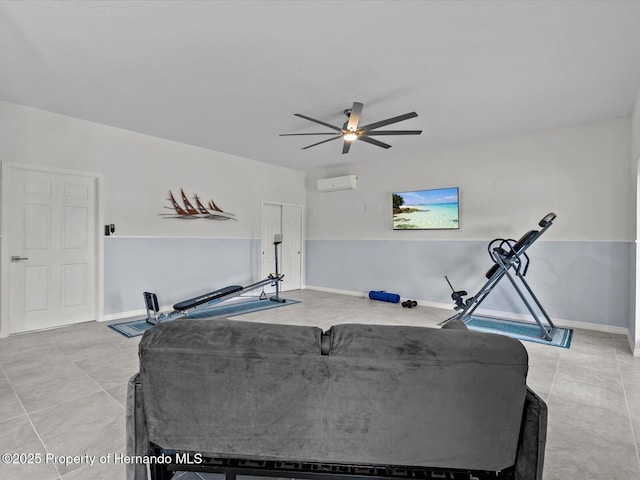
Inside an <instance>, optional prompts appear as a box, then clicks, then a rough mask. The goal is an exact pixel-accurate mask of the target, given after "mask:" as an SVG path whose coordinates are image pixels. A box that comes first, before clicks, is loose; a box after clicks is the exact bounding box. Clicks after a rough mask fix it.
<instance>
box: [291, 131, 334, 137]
mask: <svg viewBox="0 0 640 480" xmlns="http://www.w3.org/2000/svg"><path fill="white" fill-rule="evenodd" d="M299 135H335V133H333V132H322V133H281V134H280V136H281V137H295V136H299Z"/></svg>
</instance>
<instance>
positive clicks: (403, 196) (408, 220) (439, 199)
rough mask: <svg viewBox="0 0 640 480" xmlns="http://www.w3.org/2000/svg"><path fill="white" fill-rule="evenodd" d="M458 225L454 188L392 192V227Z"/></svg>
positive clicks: (456, 193)
mask: <svg viewBox="0 0 640 480" xmlns="http://www.w3.org/2000/svg"><path fill="white" fill-rule="evenodd" d="M443 228H458V188H457V187H454V188H439V189H436V190H417V191H414V192H399V193H394V194H393V229H394V230H429V229H443Z"/></svg>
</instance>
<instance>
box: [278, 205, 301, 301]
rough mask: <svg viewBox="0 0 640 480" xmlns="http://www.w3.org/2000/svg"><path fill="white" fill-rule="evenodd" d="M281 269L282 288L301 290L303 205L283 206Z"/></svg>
mask: <svg viewBox="0 0 640 480" xmlns="http://www.w3.org/2000/svg"><path fill="white" fill-rule="evenodd" d="M280 256H281V257H282V260H281V263H280V265H281V269H282V273H284V279H283V280H282V285H281V288H282V290H299V289H300V288H301V286H302V283H301V280H302V278H301V277H302V260H301V259H302V207H298V206H292V205H283V206H282V245H281V248H280Z"/></svg>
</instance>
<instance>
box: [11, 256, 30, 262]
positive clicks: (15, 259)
mask: <svg viewBox="0 0 640 480" xmlns="http://www.w3.org/2000/svg"><path fill="white" fill-rule="evenodd" d="M23 260H29V257H21V256H20V255H11V261H12V262H22V261H23Z"/></svg>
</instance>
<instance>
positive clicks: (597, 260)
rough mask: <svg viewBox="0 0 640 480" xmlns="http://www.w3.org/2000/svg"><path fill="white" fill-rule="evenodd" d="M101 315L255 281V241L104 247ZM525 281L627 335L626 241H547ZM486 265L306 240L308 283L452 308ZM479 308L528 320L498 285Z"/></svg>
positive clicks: (436, 244)
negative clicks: (455, 292)
mask: <svg viewBox="0 0 640 480" xmlns="http://www.w3.org/2000/svg"><path fill="white" fill-rule="evenodd" d="M104 244H105V282H104V290H105V307H104V313H105V315H110V314H114V315H117V314H120V313H125V312H131V311H135V310H141V309H143V308H144V302H143V299H142V292H143V291H144V290H147V291H152V292H155V293H157V294H158V297H159V300H160V303H161V304H163V305H168V304H173V303H175V302H177V301H179V300H184V299H185V298H189V297H191V296H195V295H197V294H200V293H203V292H204V291H207V290H210V289H215V288H219V287H221V286H226V285H231V284H246V283H248V282H251V281H254V280H257V279H258V278H260V258H259V254H260V241H259V240H257V239H204V238H203V239H194V238H123V237H107V238H105V242H104ZM528 253H529V256H530V257H531V267H530V269H529V273H528V275H527V280H528V282H529V283H530V285H531V287H532V288H533V290H534V292H535V293H536V295H537V296H538V298H539V299H540V301H541V302H542V304H543V305H544V307H545V308H546V310H547V312H548V313H549V315H550V316H551V317H552V318H558V319H565V320H573V321H580V322H588V323H594V324H600V325H606V326H616V327H624V328H629V327H630V326H633V325H632V322H631V318H632V314H633V312H632V311H631V310H632V308H633V303H632V300H633V298H632V295H633V294H634V286H635V281H634V280H635V270H634V258H635V245H634V244H633V243H632V242H568V241H567V242H545V241H539V242H537V243H536V244H535V245H533V246H532V247H531V248H530V249H529V250H528ZM490 266H491V261H490V259H489V256H488V254H487V244H486V242H483V241H390V240H307V241H306V284H307V285H310V286H318V287H324V288H332V289H340V290H350V291H360V292H366V291H369V290H387V291H389V292H395V293H399V294H400V295H401V296H402V297H404V298H414V299H418V300H426V301H432V302H440V303H446V304H452V302H451V299H450V290H449V287H448V285H447V283H446V281H445V280H444V275H448V276H449V279H450V280H451V281H452V283H453V285H454V287H456V289H459V290H462V289H464V290H467V291H468V292H469V293H470V294H474V293H476V292H477V290H478V289H479V288H480V287H481V286H482V285H483V283H484V281H485V277H484V274H485V273H486V271H487V269H488V268H489V267H490ZM503 283H504V284H505V285H503V287H505V286H507V288H501V289H496V291H495V292H494V293H492V294H491V296H490V297H488V298H487V301H486V302H485V303H484V304H483V306H484V307H486V308H488V309H492V310H498V311H504V312H507V313H510V312H512V313H524V312H525V309H524V308H523V306H522V305H521V304H519V303H518V302H517V301H515V300H516V295H515V293H514V292H513V290H512V289H510V288H509V287H508V285H506V280H503Z"/></svg>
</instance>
